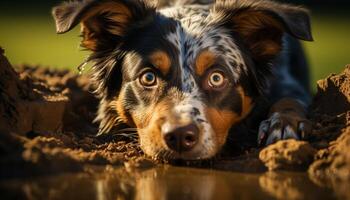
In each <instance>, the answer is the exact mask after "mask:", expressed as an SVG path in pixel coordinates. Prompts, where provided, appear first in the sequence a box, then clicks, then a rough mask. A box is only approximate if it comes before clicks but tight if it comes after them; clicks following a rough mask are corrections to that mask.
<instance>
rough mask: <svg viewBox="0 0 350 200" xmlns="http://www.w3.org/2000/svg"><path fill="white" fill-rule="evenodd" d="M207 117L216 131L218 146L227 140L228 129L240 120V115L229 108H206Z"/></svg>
mask: <svg viewBox="0 0 350 200" xmlns="http://www.w3.org/2000/svg"><path fill="white" fill-rule="evenodd" d="M205 113H206V116H207V119H208V120H209V123H210V125H211V126H212V128H213V130H214V132H215V141H216V143H217V147H221V146H222V145H223V144H225V142H226V138H227V135H228V131H229V129H230V128H231V126H232V125H233V124H236V123H237V122H239V120H240V116H239V115H238V114H237V113H234V112H232V111H229V110H219V109H217V108H210V107H208V108H206V110H205Z"/></svg>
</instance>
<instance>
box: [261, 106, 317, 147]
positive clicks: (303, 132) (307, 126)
mask: <svg viewBox="0 0 350 200" xmlns="http://www.w3.org/2000/svg"><path fill="white" fill-rule="evenodd" d="M311 131H312V126H311V122H310V121H308V120H307V119H304V118H300V117H297V116H293V115H289V114H285V113H279V112H275V113H274V114H273V115H271V117H270V118H269V119H267V120H264V121H262V122H261V123H260V126H259V135H258V145H259V146H264V145H266V146H267V145H270V144H273V143H275V142H277V141H279V140H286V139H297V140H302V139H306V138H307V137H308V135H310V133H311Z"/></svg>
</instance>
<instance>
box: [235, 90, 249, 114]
mask: <svg viewBox="0 0 350 200" xmlns="http://www.w3.org/2000/svg"><path fill="white" fill-rule="evenodd" d="M237 90H238V93H239V94H240V96H241V99H242V113H241V115H240V118H241V119H243V118H245V117H246V116H247V115H248V114H249V113H250V111H251V110H252V108H253V100H252V98H251V97H249V96H246V94H245V92H244V90H243V88H242V86H238V87H237Z"/></svg>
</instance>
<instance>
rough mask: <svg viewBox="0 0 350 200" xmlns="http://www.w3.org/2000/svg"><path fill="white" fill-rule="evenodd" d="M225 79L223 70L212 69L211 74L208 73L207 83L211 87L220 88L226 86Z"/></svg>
mask: <svg viewBox="0 0 350 200" xmlns="http://www.w3.org/2000/svg"><path fill="white" fill-rule="evenodd" d="M226 83H227V79H226V78H225V75H224V74H223V72H220V71H214V72H212V73H211V74H209V77H208V85H209V86H210V87H211V88H214V89H222V88H223V87H225V86H226Z"/></svg>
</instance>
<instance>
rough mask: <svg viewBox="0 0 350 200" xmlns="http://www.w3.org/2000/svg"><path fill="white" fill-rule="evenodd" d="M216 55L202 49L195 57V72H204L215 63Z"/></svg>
mask: <svg viewBox="0 0 350 200" xmlns="http://www.w3.org/2000/svg"><path fill="white" fill-rule="evenodd" d="M215 59H216V56H215V55H214V54H213V53H211V52H209V51H203V52H201V53H200V54H199V55H198V56H197V58H196V66H195V68H196V73H197V74H198V75H199V76H202V75H203V74H204V72H205V71H206V70H207V69H208V68H209V67H211V66H212V65H213V64H214V63H215Z"/></svg>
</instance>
